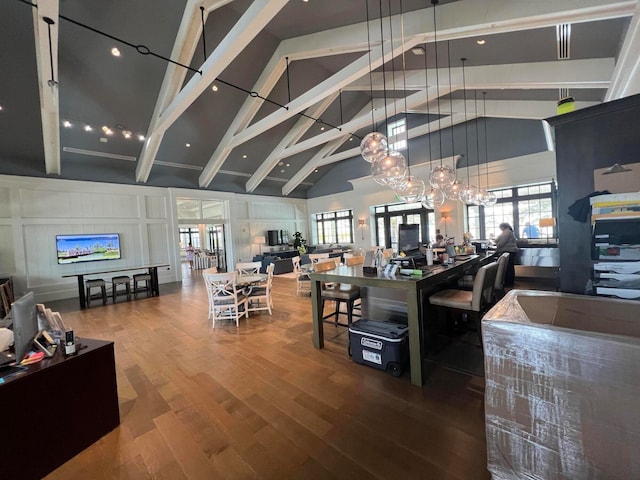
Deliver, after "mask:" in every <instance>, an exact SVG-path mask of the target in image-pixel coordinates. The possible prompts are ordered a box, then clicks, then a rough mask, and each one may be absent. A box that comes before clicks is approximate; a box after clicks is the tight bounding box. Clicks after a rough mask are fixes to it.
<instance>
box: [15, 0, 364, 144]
mask: <svg viewBox="0 0 640 480" xmlns="http://www.w3.org/2000/svg"><path fill="white" fill-rule="evenodd" d="M16 1H17V2H20V3H24V4H25V5H29V6H30V7H32V8H36V9H37V8H38V6H37V5H36V4H34V3H31V2H29V1H28V0H16ZM58 18H61V19H62V20H66V21H67V22H69V23H72V24H74V25H76V26H78V27H81V28H84V29H86V30H89V31H91V32H93V33H97V34H98V35H102V36H103V37H106V38H110V39H111V40H113V41H115V42H119V43H122V44H124V45H127V46H128V47H131V48H133V49H135V50H136V51H137V52H138V53H139V54H141V55H151V56H152V57H156V58H159V59H161V60H164V61H165V62H167V63H172V64H173V65H177V66H179V67H183V68H186V69H187V70H189V71H192V72H194V73H199V74H200V75H202V70H197V69H195V68H193V67H190V66H188V65H184V64H182V63H180V62H176V61H174V60H171V59H170V58H167V57H165V56H163V55H160V54H157V53H155V52H153V51H151V49H149V47H147V46H146V45H134V44H133V43H131V42H129V41H127V40H124V39H122V38H118V37H116V36H114V35H110V34H108V33H106V32H103V31H102V30H98V29H97V28H93V27H90V26H89V25H85V24H84V23H81V22H78V21H76V20H73V19H72V18H69V17H67V16H65V15H58ZM203 46H204V37H203ZM50 53H51V62H52V65H53V51H52V50H51V51H50ZM215 81H216V82H219V83H221V84H223V85H226V86H228V87H231V88H235V89H236V90H239V91H241V92H243V93H245V94H247V95H249V96H250V97H252V98H257V99H260V100H263V101H265V102H268V103H271V104H272V105H275V106H277V107H280V108H284V109H285V110H289V107H288V106H286V105H282V104H281V103H279V102H276V101H274V100H271V99H270V98H268V97H264V96H262V95H260V93H258V92H256V91H252V90H248V89H246V88H243V87H240V86H238V85H234V84H233V83H230V82H227V81H225V80H223V79H221V78H220V77H218V78H216V79H215ZM56 83H57V82H56ZM296 115H298V116H300V117H305V118H308V119H310V120H313V121H314V122H316V123H319V124H321V125H326V126H327V127H329V128H333V129H335V130H338V131H340V132H341V131H342V127H340V126H337V125H333V124H331V123H329V122H325V121H324V120H322V118H316V117H312V116H311V115H307V114H306V113H304V112H298V113H296ZM350 135H351V136H353V137H356V138H359V139H361V140H362V136H360V135H358V134H356V133H350Z"/></svg>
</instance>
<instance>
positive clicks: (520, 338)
mask: <svg viewBox="0 0 640 480" xmlns="http://www.w3.org/2000/svg"><path fill="white" fill-rule="evenodd" d="M482 338H483V342H484V353H485V375H486V393H485V415H486V432H487V451H488V469H489V471H490V472H491V473H492V475H493V479H494V480H498V479H499V480H502V479H505V480H506V479H515V478H517V479H528V480H531V479H534V480H542V479H545V480H546V479H554V480H565V479H566V480H569V479H571V480H576V479H590V480H596V479H607V480H611V479H620V480H623V479H625V480H627V479H632V478H640V369H639V368H640V367H639V366H640V303H638V302H635V301H629V300H618V299H612V298H602V297H589V296H582V295H569V294H562V293H555V292H532V291H523V290H512V291H511V292H509V293H508V294H507V295H506V296H505V297H504V298H503V299H502V300H501V301H500V302H498V303H497V304H496V305H495V306H494V307H493V308H492V309H491V310H490V311H489V312H488V313H487V314H486V315H485V317H484V318H483V320H482Z"/></svg>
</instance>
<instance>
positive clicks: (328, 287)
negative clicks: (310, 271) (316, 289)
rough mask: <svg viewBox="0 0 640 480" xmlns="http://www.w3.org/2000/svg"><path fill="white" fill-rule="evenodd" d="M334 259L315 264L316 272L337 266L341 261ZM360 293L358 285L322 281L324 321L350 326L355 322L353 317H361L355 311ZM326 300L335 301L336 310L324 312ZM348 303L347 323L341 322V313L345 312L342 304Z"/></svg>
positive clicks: (322, 314) (326, 270)
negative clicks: (341, 308)
mask: <svg viewBox="0 0 640 480" xmlns="http://www.w3.org/2000/svg"><path fill="white" fill-rule="evenodd" d="M331 260H333V261H326V262H320V263H317V264H316V265H315V267H314V268H315V272H328V271H331V270H333V269H335V268H336V266H337V265H338V263H339V259H335V260H334V259H331ZM360 297H361V295H360V287H359V286H357V285H348V284H340V283H329V282H322V293H321V298H322V306H321V311H320V314H321V316H322V321H323V322H325V323H332V324H333V325H335V326H336V327H337V326H338V325H340V326H342V327H349V326H350V325H351V323H352V322H353V317H359V316H360V315H354V313H353V311H354V309H355V305H356V300H359V299H360ZM326 301H331V302H335V305H336V308H335V311H334V312H332V313H329V314H327V315H325V314H324V305H325V302H326ZM343 303H344V304H346V307H347V311H346V314H347V323H346V324H344V323H340V321H339V320H340V315H341V314H343V313H342V312H340V306H341V304H343ZM332 317H335V319H334V320H333V321H328V320H329V319H330V318H332Z"/></svg>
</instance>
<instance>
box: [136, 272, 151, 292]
mask: <svg viewBox="0 0 640 480" xmlns="http://www.w3.org/2000/svg"><path fill="white" fill-rule="evenodd" d="M142 282H144V287H143V286H140V285H139V284H140V283H142ZM139 292H147V297H150V296H152V295H151V275H150V274H148V273H136V274H135V275H134V276H133V298H138V293H139Z"/></svg>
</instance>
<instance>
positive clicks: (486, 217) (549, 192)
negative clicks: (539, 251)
mask: <svg viewBox="0 0 640 480" xmlns="http://www.w3.org/2000/svg"><path fill="white" fill-rule="evenodd" d="M493 193H495V194H496V197H497V198H498V201H497V203H496V204H495V205H494V206H493V207H479V206H477V205H468V206H467V228H468V231H469V232H470V233H471V235H473V238H495V237H497V236H498V235H500V229H499V228H498V225H500V224H501V223H502V222H506V223H508V224H510V225H511V226H512V227H513V231H514V232H515V234H516V237H518V238H529V239H535V238H541V237H546V236H549V237H553V236H555V232H546V233H545V232H544V231H543V232H541V230H540V228H539V224H540V219H542V218H551V217H554V216H555V214H554V212H555V210H556V207H555V203H556V187H555V184H554V183H544V184H540V185H527V186H519V187H514V188H505V189H503V190H494V191H493Z"/></svg>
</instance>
